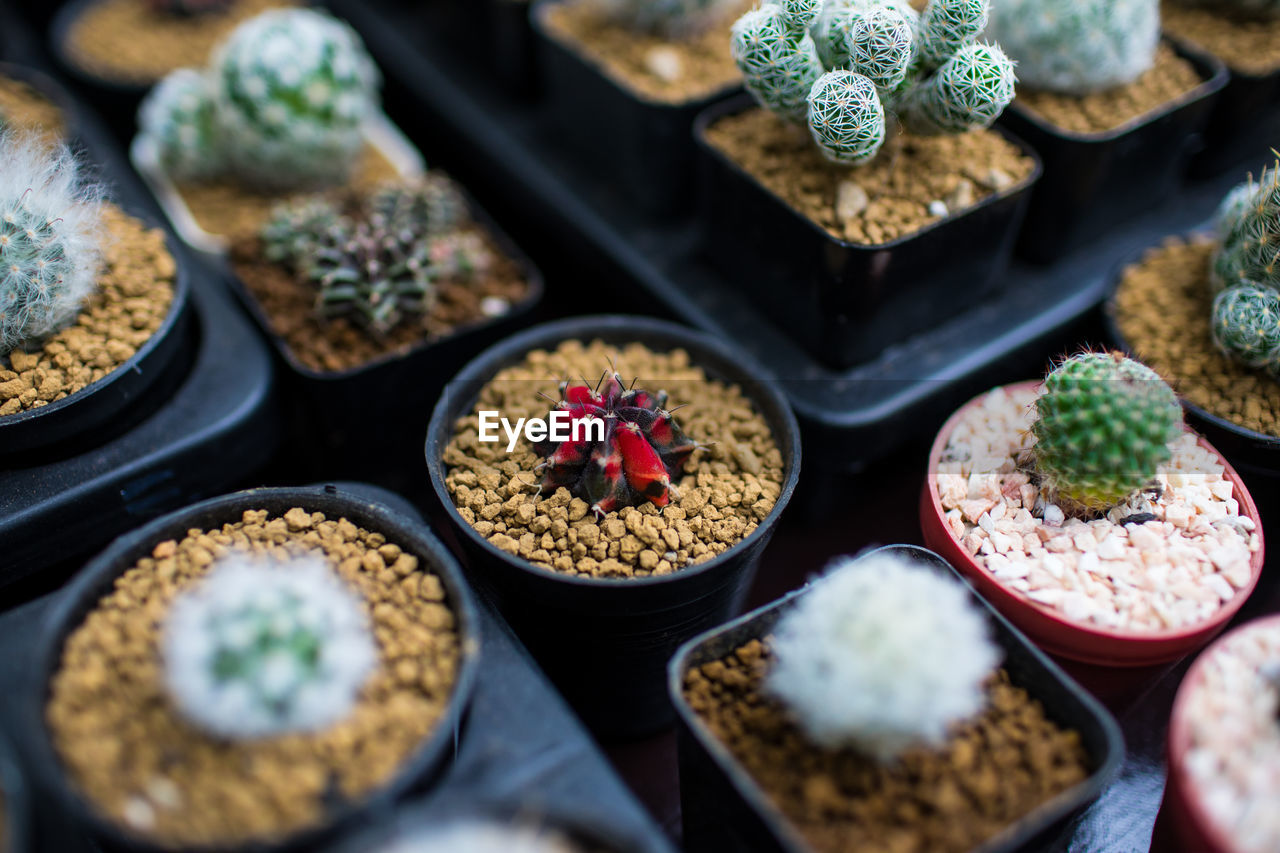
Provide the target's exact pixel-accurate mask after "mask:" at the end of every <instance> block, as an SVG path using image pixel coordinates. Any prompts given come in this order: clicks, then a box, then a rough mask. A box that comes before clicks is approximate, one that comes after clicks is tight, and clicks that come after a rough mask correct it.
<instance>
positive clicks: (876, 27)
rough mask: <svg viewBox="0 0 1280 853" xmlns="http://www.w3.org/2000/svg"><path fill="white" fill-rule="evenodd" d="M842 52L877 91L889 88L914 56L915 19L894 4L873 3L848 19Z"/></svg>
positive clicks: (903, 77)
mask: <svg viewBox="0 0 1280 853" xmlns="http://www.w3.org/2000/svg"><path fill="white" fill-rule="evenodd" d="M845 53H846V55H847V56H848V62H849V66H850V67H851V68H856V69H858V74H860V75H861V76H863V77H866V78H867V79H868V80H870V81H871V82H872V83H874V84H875V87H876V89H877V90H878V91H880V92H892V91H893V90H895V89H897V88H898V87H899V86H901V85H902V82H903V81H904V80H906V79H907V73H908V72H909V71H910V70H911V63H912V62H913V61H914V60H915V58H916V57H915V25H914V22H913V21H912V20H911V19H910V17H908V16H907V15H905V14H903V13H902V11H900V10H899V9H896V8H894V7H893V6H873V7H871V8H869V9H867V11H866V12H865V13H864V14H861V15H857V16H856V17H854V18H853V19H852V20H851V21H850V24H849V28H848V31H847V33H846V37H845ZM851 73H852V72H851Z"/></svg>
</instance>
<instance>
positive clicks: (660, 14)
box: [601, 0, 733, 38]
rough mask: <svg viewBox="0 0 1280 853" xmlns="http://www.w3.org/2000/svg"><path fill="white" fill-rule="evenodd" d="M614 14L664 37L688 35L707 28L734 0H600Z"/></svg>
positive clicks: (624, 22) (615, 17)
mask: <svg viewBox="0 0 1280 853" xmlns="http://www.w3.org/2000/svg"><path fill="white" fill-rule="evenodd" d="M601 2H603V4H604V7H605V9H607V10H608V11H609V13H610V14H611V16H612V17H613V18H614V19H615V20H617V21H619V22H621V23H622V24H624V25H625V26H628V27H631V28H632V29H635V30H638V31H639V32H644V33H653V34H655V35H659V36H662V37H664V38H686V37H688V36H690V35H692V34H693V33H696V32H699V31H701V30H704V29H706V27H708V26H709V25H710V24H711V23H713V22H714V21H715V20H716V19H717V18H719V17H720V16H721V15H723V14H724V11H725V9H726V8H727V7H728V6H731V5H733V0H601Z"/></svg>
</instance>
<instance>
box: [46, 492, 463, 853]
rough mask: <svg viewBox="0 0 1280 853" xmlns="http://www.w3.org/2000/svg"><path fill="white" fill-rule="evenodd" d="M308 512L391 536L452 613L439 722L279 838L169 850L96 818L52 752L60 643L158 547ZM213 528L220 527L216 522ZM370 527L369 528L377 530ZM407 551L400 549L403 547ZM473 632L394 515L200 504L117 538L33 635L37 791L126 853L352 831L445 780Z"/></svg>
mask: <svg viewBox="0 0 1280 853" xmlns="http://www.w3.org/2000/svg"><path fill="white" fill-rule="evenodd" d="M295 506H301V507H303V508H308V507H310V511H311V512H315V511H319V512H323V513H325V515H326V516H334V515H337V516H345V517H347V518H349V519H351V518H352V517H353V516H354V517H355V518H359V519H362V520H360V521H353V523H355V524H356V525H357V526H360V527H367V528H369V529H371V530H373V532H379V533H384V534H388V535H389V536H392V537H395V539H396V541H397V542H398V543H399V544H401V547H402V548H403V549H404V550H405V551H406V552H408V553H412V554H414V555H415V556H418V557H419V558H420V559H421V560H422V561H423V562H424V563H425V564H427V565H428V566H429V567H430V570H431V571H432V572H434V573H435V574H436V575H437V577H439V578H440V582H441V583H442V584H443V585H444V588H445V592H446V594H447V596H448V599H447V601H448V604H449V608H450V610H451V611H452V612H453V614H454V618H455V619H456V620H457V631H458V636H459V640H460V642H459V648H460V655H459V665H458V672H457V677H456V679H455V681H454V684H453V689H452V691H451V693H450V696H449V699H448V702H447V704H446V706H445V709H444V713H443V714H442V715H441V717H440V719H439V720H438V721H437V723H436V726H435V728H433V729H432V730H431V732H430V733H428V734H427V735H426V737H425V738H423V739H422V741H421V742H420V743H419V744H418V746H417V747H416V748H415V749H413V750H412V751H411V752H409V753H408V754H407V755H406V756H405V757H404V758H403V759H402V761H401V764H400V765H399V767H398V769H397V770H396V772H395V773H393V774H392V775H391V776H390V777H389V778H388V779H387V780H386V781H385V782H383V783H382V784H381V785H379V786H377V787H376V788H375V789H374V790H373V791H371V792H370V793H369V794H368V795H366V796H364V797H362V798H360V799H356V800H350V801H343V802H341V803H340V804H339V805H338V806H336V807H334V808H331V809H328V810H326V812H325V819H324V820H323V821H322V822H320V823H316V824H311V825H307V826H304V827H300V828H298V829H296V830H294V831H290V832H285V833H283V834H281V835H279V836H272V837H264V838H254V839H248V840H245V841H243V842H241V843H226V842H213V843H210V844H204V845H186V846H176V845H175V846H167V845H165V844H163V843H162V842H160V841H158V840H156V839H154V838H152V837H150V836H147V835H145V834H142V833H135V832H132V831H131V830H130V829H128V828H127V827H125V826H124V825H123V824H120V823H117V822H116V821H114V820H112V819H110V818H108V817H107V816H105V815H103V814H102V813H101V812H99V811H98V809H97V808H96V807H95V806H94V804H93V803H92V802H90V800H89V799H88V798H87V797H86V796H85V794H84V793H83V792H82V791H81V790H80V789H79V787H78V786H77V785H76V784H75V783H74V781H73V780H72V778H71V776H70V774H69V772H68V770H67V768H66V765H65V763H64V762H63V760H62V758H61V756H60V754H59V753H58V750H57V748H56V747H55V746H54V743H53V737H52V733H51V732H50V730H49V727H48V725H47V723H46V721H45V717H44V712H45V709H46V707H47V705H48V700H49V695H50V694H49V684H50V681H51V680H52V677H53V675H54V673H56V672H57V671H58V669H59V668H60V666H61V662H62V653H63V650H64V648H65V646H66V641H67V638H68V637H69V636H70V635H71V634H72V633H73V632H74V631H75V630H76V629H77V628H78V627H80V626H81V625H83V624H84V620H85V618H86V617H87V616H88V614H89V613H91V612H92V611H93V610H94V609H95V608H96V607H97V606H98V603H99V601H100V599H101V598H102V596H104V595H106V594H107V593H108V592H109V591H110V590H111V589H112V588H113V587H114V584H115V581H116V579H118V578H119V577H120V576H121V575H123V574H124V573H125V572H126V571H128V570H129V569H130V568H131V567H132V566H133V565H134V563H135V562H136V561H137V560H138V559H139V558H140V557H141V556H143V555H146V554H149V553H150V552H151V549H152V548H153V547H154V546H155V545H156V544H157V543H158V542H160V541H163V540H164V539H165V538H173V537H174V536H178V537H180V536H182V535H185V532H186V530H187V529H189V528H190V527H191V526H192V524H193V523H196V524H203V525H206V526H209V525H213V524H225V523H234V522H235V521H239V520H240V516H241V514H242V513H244V512H245V511H247V510H262V509H266V510H267V511H268V512H269V513H275V514H283V513H284V512H286V511H288V510H289V509H291V508H293V507H295ZM214 519H217V520H216V521H215V520H214ZM374 522H376V524H375V523H374ZM406 545H407V546H408V547H405V546H406ZM480 637H481V634H480V623H479V619H478V611H477V609H476V605H475V601H474V599H473V598H472V593H471V591H470V588H469V587H468V586H467V584H466V582H465V581H464V580H463V579H462V572H461V569H460V567H459V566H458V563H457V560H456V559H455V558H454V557H453V555H452V554H451V553H450V552H449V550H448V549H447V548H446V547H445V546H444V545H443V544H442V543H441V542H440V541H439V540H438V539H436V537H435V536H434V534H432V533H431V532H430V529H429V528H428V527H427V526H426V525H425V524H423V523H419V522H415V521H414V520H413V519H410V518H408V517H406V516H403V515H401V514H400V513H398V512H397V511H395V510H394V509H391V508H390V507H387V506H384V505H383V504H380V503H377V502H375V501H371V500H369V499H368V498H365V497H363V496H359V495H354V494H351V493H349V492H344V491H341V490H340V489H338V488H337V487H334V486H328V485H326V486H318V487H297V488H294V487H288V488H261V489H247V490H244V491H239V492H233V493H230V494H227V495H222V496H220V497H216V498H210V499H208V500H204V501H200V502H199V503H195V504H192V505H190V506H188V507H185V508H183V509H180V510H177V511H175V512H171V513H168V514H167V515H164V516H161V517H160V518H157V519H154V520H152V521H150V522H148V523H147V524H145V525H143V526H142V527H139V528H137V529H135V530H133V531H131V532H129V533H126V534H124V535H123V536H121V537H119V538H117V539H116V540H115V541H114V542H112V543H111V544H110V545H109V546H107V548H106V549H105V550H103V551H102V552H100V553H99V554H98V555H97V556H95V557H94V558H93V559H91V560H90V561H89V562H88V563H87V564H86V565H85V567H84V568H83V569H82V570H81V571H80V572H79V574H77V575H76V577H75V579H74V581H72V583H71V584H70V585H69V586H67V587H66V588H65V589H63V590H62V591H61V592H60V593H59V598H58V600H57V601H56V602H55V603H54V605H53V607H52V608H50V611H49V612H48V613H47V614H45V617H44V618H43V620H42V623H41V625H40V628H39V635H38V638H37V647H36V653H35V655H34V656H33V658H32V661H31V664H32V665H33V666H34V667H35V669H34V670H33V672H32V675H33V677H32V678H31V682H30V683H31V690H30V691H29V694H28V695H27V696H26V697H24V705H25V712H26V723H27V725H28V727H29V728H30V729H31V731H32V732H33V736H32V737H31V743H32V749H33V750H34V751H35V759H36V762H35V766H36V767H37V773H38V776H39V778H40V781H41V782H42V783H43V786H44V787H45V788H46V789H50V790H53V791H54V792H55V793H56V795H57V796H58V798H59V799H60V800H61V801H62V803H63V804H64V805H65V806H67V807H68V808H69V811H70V812H71V814H72V816H73V818H74V819H75V820H76V821H78V822H80V823H82V824H83V825H85V826H87V827H89V828H91V830H92V832H93V833H94V834H96V835H98V836H102V837H106V838H108V839H112V840H113V843H117V842H118V843H122V844H123V845H124V846H126V847H127V848H128V849H131V850H139V851H149V853H173V851H176V850H192V851H214V850H236V851H281V850H293V849H298V848H303V847H307V846H309V845H313V844H317V843H318V842H320V841H322V840H323V839H324V838H326V837H329V836H330V835H331V834H332V833H335V832H339V831H344V830H346V829H348V828H350V827H351V824H353V823H354V822H355V821H356V820H357V819H358V818H359V816H360V815H361V814H365V813H367V812H368V811H369V810H376V809H382V808H387V807H389V806H390V805H392V804H393V803H394V802H395V801H396V800H398V799H399V797H400V796H402V795H403V794H404V793H405V792H406V791H408V790H409V789H411V788H412V787H413V786H415V785H417V784H419V783H420V782H423V783H424V782H425V780H427V779H428V778H434V777H435V776H436V774H438V773H443V772H444V771H445V767H444V765H445V763H446V762H447V761H449V760H450V756H449V752H448V748H449V746H450V744H451V743H452V742H453V741H454V740H455V738H456V737H457V735H458V732H459V731H460V729H461V727H462V722H463V719H464V717H465V716H466V713H467V710H468V708H469V706H470V702H471V697H472V694H473V691H474V687H475V681H476V677H477V670H478V667H479V657H480V642H481V640H480Z"/></svg>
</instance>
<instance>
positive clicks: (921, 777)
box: [684, 640, 1088, 853]
mask: <svg viewBox="0 0 1280 853" xmlns="http://www.w3.org/2000/svg"><path fill="white" fill-rule="evenodd" d="M768 668H769V651H768V646H767V640H766V641H765V642H761V641H760V640H752V641H751V642H749V643H747V644H746V645H744V646H742V647H741V648H739V649H738V650H737V651H735V652H734V653H732V654H730V655H729V656H728V657H726V658H725V659H723V660H721V661H713V662H712V663H708V664H704V665H703V666H701V667H697V668H693V669H691V670H690V671H689V672H688V673H687V674H686V676H685V684H684V689H685V696H686V698H687V699H688V701H689V703H690V705H691V706H692V708H693V709H694V711H695V712H697V714H698V715H699V716H700V717H701V718H702V720H703V721H704V722H705V724H706V725H707V727H708V728H709V729H710V730H711V733H712V734H713V735H714V736H715V737H716V738H717V739H718V740H720V741H721V743H723V744H724V745H725V746H726V747H727V748H728V749H729V751H730V752H731V753H732V754H733V757H734V758H735V759H736V760H737V761H738V763H739V764H740V765H741V766H742V767H743V769H744V770H745V771H746V772H747V773H748V775H750V776H751V777H752V779H753V780H754V781H755V783H756V784H757V785H758V786H759V787H760V788H761V789H762V790H763V791H764V793H765V794H766V796H768V798H769V799H770V800H771V801H772V803H773V804H774V805H775V806H777V808H778V809H779V810H780V811H781V812H782V815H783V816H784V817H785V819H786V820H787V821H789V822H790V823H791V824H792V825H793V826H794V827H795V828H796V829H797V830H799V832H800V834H801V835H803V836H804V838H805V840H806V841H807V842H808V843H809V844H810V845H812V847H813V849H814V850H815V851H818V853H844V851H848V850H865V851H885V853H925V851H929V853H948V851H956V853H959V851H967V850H971V849H972V848H974V847H975V846H977V845H978V844H980V843H981V842H982V841H984V840H986V839H988V838H990V837H992V836H993V835H995V834H996V833H998V832H1000V831H1001V830H1002V829H1004V828H1005V827H1007V826H1008V825H1009V824H1011V823H1013V822H1015V821H1017V820H1018V819H1020V818H1022V817H1024V816H1025V815H1026V814H1027V813H1029V812H1030V811H1032V810H1033V809H1034V808H1036V807H1037V806H1039V805H1040V804H1041V803H1043V802H1045V801H1047V800H1049V799H1050V798H1052V797H1053V796H1055V795H1057V794H1059V793H1061V792H1062V791H1064V790H1066V789H1068V788H1070V787H1071V786H1073V785H1075V784H1077V783H1079V782H1081V781H1082V780H1084V779H1085V778H1086V777H1087V775H1088V767H1087V765H1086V761H1087V756H1086V754H1085V752H1084V748H1083V746H1082V745H1081V742H1080V736H1079V735H1078V734H1077V733H1076V732H1074V731H1064V730H1063V729H1061V728H1059V727H1058V726H1057V725H1056V724H1055V723H1053V722H1052V721H1051V720H1049V719H1048V718H1047V717H1046V715H1045V709H1044V707H1043V706H1042V705H1041V704H1040V702H1039V701H1037V700H1035V699H1032V698H1031V697H1030V696H1029V695H1028V694H1027V693H1026V691H1025V690H1023V689H1022V688H1020V687H1015V686H1014V685H1012V684H1010V683H1009V677H1008V674H1007V673H1006V672H1004V671H1003V670H1001V671H1000V672H999V673H997V674H996V675H995V676H993V678H992V680H991V682H990V684H989V685H988V688H987V694H988V708H987V710H986V711H984V712H983V713H982V714H981V715H979V716H978V717H977V718H975V719H974V720H972V721H970V722H967V723H964V724H962V725H960V726H957V727H956V729H955V730H954V732H953V733H952V735H951V739H950V741H949V742H948V744H947V746H946V747H944V748H942V749H936V750H935V749H927V748H919V749H915V750H912V751H909V752H907V753H906V754H905V755H904V756H903V757H902V758H901V760H900V761H899V762H898V763H896V764H885V765H882V764H878V763H876V762H875V761H874V760H873V759H871V758H868V757H866V756H864V755H862V754H860V753H858V752H855V751H854V750H852V749H843V750H829V749H822V748H819V747H817V746H814V745H813V744H811V743H809V742H808V741H807V739H806V738H805V737H804V735H803V734H802V733H801V731H800V730H799V728H797V726H796V725H795V723H793V722H792V721H791V720H790V719H788V716H787V713H786V711H785V709H783V708H782V707H781V706H780V705H779V704H778V703H777V702H776V700H774V699H772V698H771V697H769V696H768V695H766V694H765V693H764V692H763V690H762V689H761V687H762V684H763V680H764V677H765V674H766V673H767V671H768Z"/></svg>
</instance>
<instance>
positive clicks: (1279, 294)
mask: <svg viewBox="0 0 1280 853" xmlns="http://www.w3.org/2000/svg"><path fill="white" fill-rule="evenodd" d="M1214 230H1215V231H1216V233H1217V236H1218V239H1219V240H1220V241H1221V242H1220V245H1219V247H1218V249H1217V251H1216V252H1215V253H1214V256H1213V261H1212V263H1211V268H1210V279H1211V282H1212V284H1213V286H1214V289H1215V290H1216V291H1217V294H1216V295H1215V296H1214V300H1213V309H1212V317H1211V325H1210V328H1211V330H1212V334H1213V340H1214V343H1215V344H1217V346H1218V349H1220V350H1221V351H1222V352H1223V353H1224V354H1225V355H1226V356H1227V357H1229V358H1231V359H1234V360H1235V361H1237V362H1239V363H1240V364H1243V365H1244V366H1245V367H1249V368H1254V369H1259V370H1265V371H1266V372H1267V373H1269V374H1271V376H1273V377H1275V378H1276V379H1280V163H1276V164H1275V165H1274V166H1273V167H1272V168H1271V169H1269V170H1263V173H1262V179H1261V180H1260V181H1259V182H1258V183H1254V182H1253V181H1252V180H1250V181H1246V182H1245V183H1243V184H1240V185H1239V186H1237V187H1235V188H1234V189H1232V190H1231V192H1229V193H1227V196H1226V197H1225V198H1224V199H1223V200H1222V204H1221V205H1220V206H1219V208H1218V212H1217V215H1216V216H1215V218H1214Z"/></svg>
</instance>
